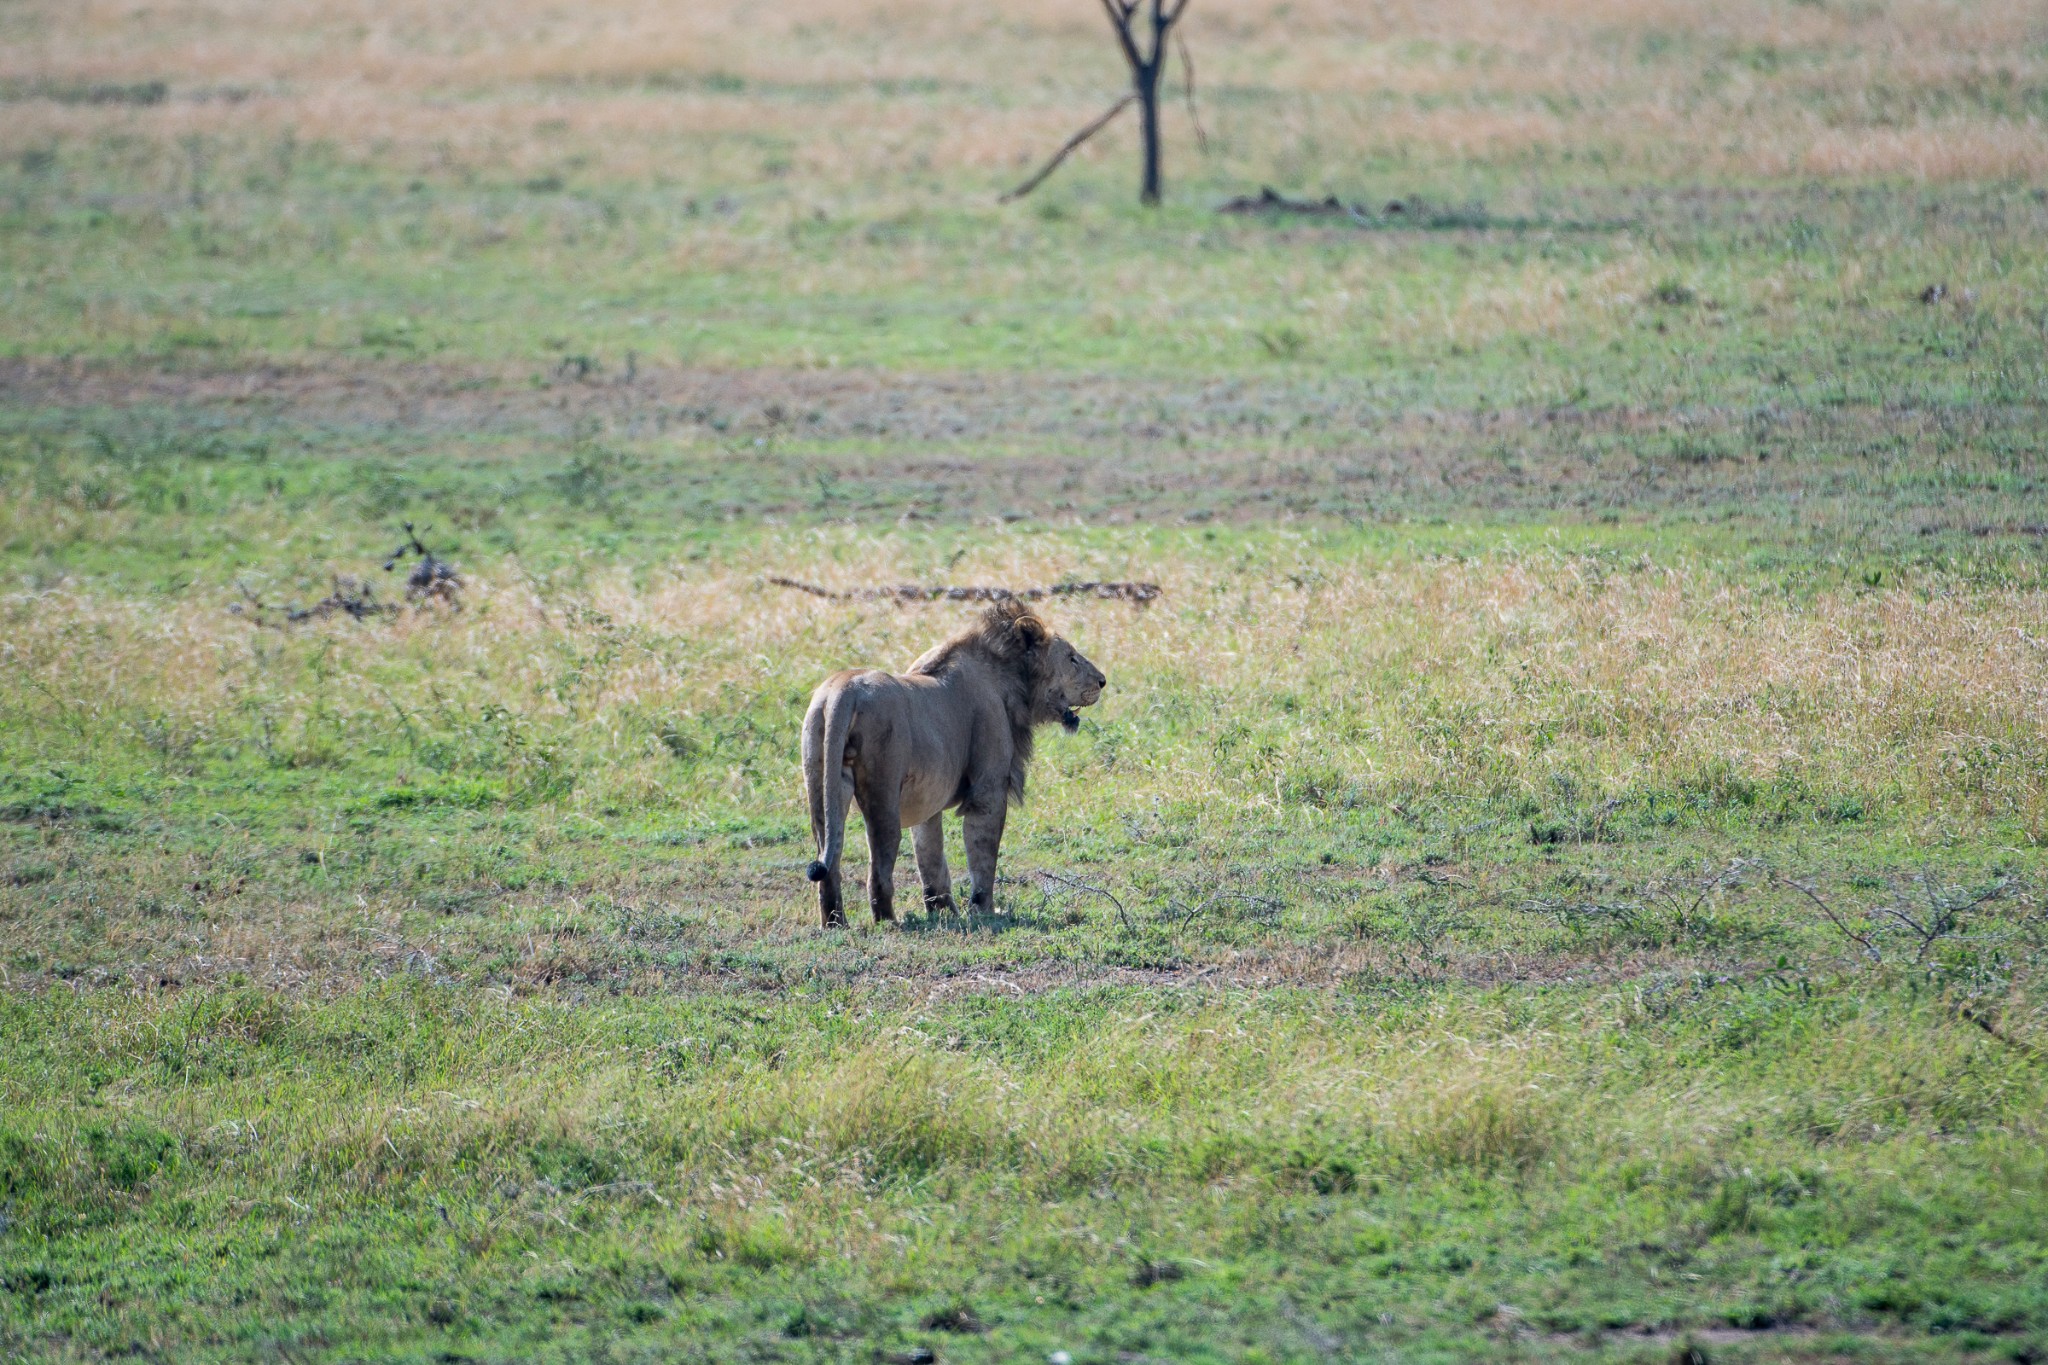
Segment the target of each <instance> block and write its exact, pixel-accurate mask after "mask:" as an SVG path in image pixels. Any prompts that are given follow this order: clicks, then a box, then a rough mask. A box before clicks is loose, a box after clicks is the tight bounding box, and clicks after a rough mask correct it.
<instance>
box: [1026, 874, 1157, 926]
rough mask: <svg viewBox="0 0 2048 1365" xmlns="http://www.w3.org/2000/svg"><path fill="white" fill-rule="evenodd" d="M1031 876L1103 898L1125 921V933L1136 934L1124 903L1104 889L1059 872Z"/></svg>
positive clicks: (1120, 918) (1119, 917) (1118, 916)
mask: <svg viewBox="0 0 2048 1365" xmlns="http://www.w3.org/2000/svg"><path fill="white" fill-rule="evenodd" d="M1031 875H1032V876H1034V877H1036V878H1038V880H1039V881H1040V882H1051V883H1053V884H1054V885H1056V886H1062V887H1065V888H1067V889H1068V890H1070V891H1086V892H1088V893H1089V894H1091V895H1096V896H1100V897H1102V898H1103V899H1104V900H1106V901H1108V902H1109V903H1110V904H1111V905H1114V906H1115V907H1116V917H1117V918H1118V919H1119V920H1122V921H1123V926H1124V929H1125V931H1126V932H1135V931H1133V930H1132V929H1131V917H1130V916H1129V915H1128V914H1126V913H1125V912H1124V903H1123V902H1122V901H1120V900H1118V899H1117V898H1116V897H1115V896H1114V895H1113V894H1111V893H1110V892H1108V891H1106V890H1104V889H1103V888H1101V887H1099V886H1096V885H1094V884H1093V883H1091V882H1084V881H1082V880H1081V879H1080V878H1079V877H1062V876H1061V875H1060V874H1059V873H1057V872H1034V873H1032V874H1031Z"/></svg>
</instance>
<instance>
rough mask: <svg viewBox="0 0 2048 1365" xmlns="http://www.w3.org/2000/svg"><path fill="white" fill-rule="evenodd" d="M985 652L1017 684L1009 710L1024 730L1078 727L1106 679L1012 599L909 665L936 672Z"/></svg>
mask: <svg viewBox="0 0 2048 1365" xmlns="http://www.w3.org/2000/svg"><path fill="white" fill-rule="evenodd" d="M969 649H973V650H977V651H979V652H982V653H985V654H987V655H988V656H989V657H990V658H991V659H993V660H994V661H995V663H996V664H998V665H999V666H1000V667H1001V668H1002V669H1003V671H1004V672H1006V673H1008V674H1010V676H1011V677H1012V678H1013V679H1014V680H1015V682H1016V686H1017V692H1016V693H1015V694H1014V698H1015V699H1014V701H1013V703H1012V705H1013V712H1012V714H1013V715H1015V713H1016V712H1017V711H1022V712H1023V714H1022V715H1021V716H1017V717H1016V719H1017V720H1020V721H1022V723H1023V726H1024V727H1029V726H1033V725H1049V724H1051V723H1052V722H1054V721H1058V722H1059V723H1060V724H1061V725H1063V726H1065V727H1066V729H1067V730H1068V731H1069V732H1072V731H1075V730H1078V729H1080V728H1081V717H1080V716H1079V715H1078V714H1076V713H1077V712H1078V711H1079V710H1080V708H1082V707H1084V706H1093V705H1094V704H1095V703H1096V701H1097V700H1099V699H1100V698H1101V696H1102V689H1103V686H1104V685H1105V684H1106V683H1107V682H1108V681H1109V680H1108V679H1107V678H1105V677H1104V676H1103V673H1102V670H1101V669H1099V668H1097V667H1096V666H1095V665H1094V664H1092V663H1090V662H1089V661H1088V658H1087V656H1086V655H1084V654H1082V653H1081V651H1080V650H1078V649H1075V648H1074V646H1073V645H1072V644H1071V643H1069V642H1068V641H1067V640H1066V639H1065V638H1064V637H1063V636H1060V635H1056V634H1054V633H1053V629H1052V627H1051V626H1049V625H1047V624H1046V623H1045V618H1044V617H1042V616H1040V615H1039V614H1038V613H1037V612H1035V611H1033V610H1032V609H1031V606H1030V604H1029V603H1026V602H1021V601H1019V600H1017V599H1016V598H1010V599H1007V600H1005V601H1001V602H997V603H995V604H994V605H993V606H991V607H990V608H989V609H988V610H987V611H985V612H983V613H982V616H981V620H979V621H977V622H976V623H975V624H974V625H973V626H971V627H969V628H968V629H967V630H964V631H962V632H961V633H960V634H958V635H956V636H954V637H953V638H952V639H951V640H948V641H947V642H946V643H945V644H943V645H940V646H939V647H938V648H937V649H935V650H933V651H932V652H931V653H930V654H927V655H926V656H925V657H924V658H922V659H920V660H918V661H917V663H915V664H913V665H912V666H911V672H913V673H934V674H936V673H938V672H940V671H941V670H942V669H944V668H945V666H946V664H947V663H948V662H949V661H950V660H952V659H953V658H955V657H957V656H958V655H959V654H960V653H961V652H962V651H965V650H969Z"/></svg>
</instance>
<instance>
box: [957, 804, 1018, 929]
mask: <svg viewBox="0 0 2048 1365" xmlns="http://www.w3.org/2000/svg"><path fill="white" fill-rule="evenodd" d="M1008 813H1009V809H1008V803H1007V802H1006V801H1004V800H1003V799H1002V798H1001V797H998V798H997V799H996V800H995V801H993V802H991V803H989V804H988V805H987V806H976V807H975V808H974V809H971V810H963V811H961V813H960V815H961V818H960V823H961V825H962V827H963V829H964V831H965V833H966V835H967V875H968V876H969V877H970V878H972V879H973V881H974V894H973V895H972V896H971V897H970V898H969V901H968V906H969V908H970V909H971V910H972V911H973V913H975V914H977V915H993V914H994V913H995V912H996V853H997V851H998V850H999V849H1001V848H1002V845H1003V817H1004V816H1005V815H1007V814H1008Z"/></svg>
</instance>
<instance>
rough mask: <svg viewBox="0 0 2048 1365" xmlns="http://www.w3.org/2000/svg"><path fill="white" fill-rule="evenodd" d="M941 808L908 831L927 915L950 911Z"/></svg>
mask: <svg viewBox="0 0 2048 1365" xmlns="http://www.w3.org/2000/svg"><path fill="white" fill-rule="evenodd" d="M944 819H945V813H944V812H943V811H941V812H940V813H939V814H937V815H934V816H933V817H932V818H931V819H929V820H927V821H925V822H924V823H923V824H921V825H918V826H917V827H916V828H914V829H912V830H911V831H910V846H911V848H912V849H913V850H914V851H915V852H916V854H917V881H918V885H919V886H921V887H923V888H924V912H925V913H926V914H927V915H950V914H952V913H953V909H954V907H953V874H952V872H951V870H950V869H948V868H947V866H946V827H945V825H944V824H943V823H942V821H943V820H944Z"/></svg>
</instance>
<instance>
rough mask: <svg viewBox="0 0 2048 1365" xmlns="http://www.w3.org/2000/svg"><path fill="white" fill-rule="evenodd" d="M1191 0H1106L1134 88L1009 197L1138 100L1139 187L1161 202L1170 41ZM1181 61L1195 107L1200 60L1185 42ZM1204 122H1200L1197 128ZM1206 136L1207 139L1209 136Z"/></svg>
mask: <svg viewBox="0 0 2048 1365" xmlns="http://www.w3.org/2000/svg"><path fill="white" fill-rule="evenodd" d="M1187 8H1188V0H1102V12H1103V13H1104V14H1106V15H1108V16H1109V22H1110V27H1111V28H1113V29H1115V31H1116V42H1117V46H1118V48H1120V49H1121V50H1122V51H1123V54H1124V61H1125V63H1126V64H1127V65H1129V67H1130V68H1131V89H1130V92H1129V93H1128V94H1126V95H1124V96H1123V97H1122V98H1121V99H1119V100H1117V102H1116V103H1115V104H1112V105H1111V106H1110V107H1109V109H1108V111H1107V112H1106V113H1104V114H1102V115H1100V116H1099V117H1097V118H1096V120H1095V121H1094V122H1093V123H1090V124H1089V125H1088V126H1087V127H1085V128H1083V129H1082V130H1081V131H1080V132H1078V133H1076V134H1074V136H1072V137H1070V138H1068V139H1067V141H1066V144H1065V145H1064V146H1062V147H1061V148H1060V149H1059V150H1058V151H1057V152H1055V153H1053V156H1052V160H1050V161H1048V162H1046V163H1045V165H1044V166H1043V167H1042V168H1041V169H1040V170H1039V172H1038V174H1036V175H1034V176H1032V177H1031V178H1030V179H1029V180H1027V181H1025V182H1024V183H1023V184H1021V185H1019V186H1018V187H1017V188H1016V189H1014V190H1011V191H1010V192H1009V193H1008V194H1006V195H1004V196H1003V200H1002V201H1003V202H1004V203H1008V202H1009V201H1010V200H1012V199H1021V198H1023V197H1024V196H1025V195H1027V194H1029V193H1031V191H1033V190H1035V189H1037V188H1038V187H1039V185H1040V184H1042V183H1044V181H1045V178H1046V177H1047V176H1049V175H1051V174H1052V173H1053V172H1054V171H1056V170H1058V169H1059V165H1060V163H1061V162H1062V161H1065V160H1066V159H1067V155H1068V154H1069V153H1070V152H1072V151H1073V150H1074V149H1075V148H1076V147H1079V146H1080V145H1081V144H1082V143H1084V142H1086V141H1087V140H1088V139H1089V138H1091V137H1094V136H1095V135H1096V134H1097V133H1099V132H1101V131H1102V130H1103V129H1104V128H1106V127H1108V126H1109V124H1110V122H1111V121H1112V120H1113V119H1115V118H1116V116H1117V115H1118V114H1120V113H1122V112H1123V111H1124V106H1126V105H1128V104H1133V103H1135V104H1136V105H1137V106H1138V136H1139V140H1140V142H1141V143H1142V145H1143V148H1144V159H1145V169H1144V178H1143V180H1142V181H1141V183H1140V186H1139V189H1138V202H1139V203H1141V204H1157V203H1158V202H1159V181H1160V157H1159V87H1160V85H1161V84H1162V81H1163V78H1164V77H1165V75H1166V62H1167V58H1168V57H1169V56H1170V55H1171V50H1170V44H1171V42H1172V37H1173V26H1174V25H1175V24H1177V23H1179V22H1180V17H1181V15H1183V14H1185V13H1187ZM1148 40H1149V41H1148ZM1181 65H1182V66H1183V67H1184V68H1186V70H1187V78H1188V106H1189V109H1190V110H1191V111H1192V109H1193V107H1194V80H1195V73H1194V66H1193V65H1192V63H1190V62H1189V61H1188V54H1187V44H1185V43H1183V44H1181ZM1200 128H1201V125H1200V123H1199V121H1198V122H1197V123H1196V129H1197V133H1198V134H1199V132H1200ZM1205 141H1206V139H1205Z"/></svg>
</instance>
